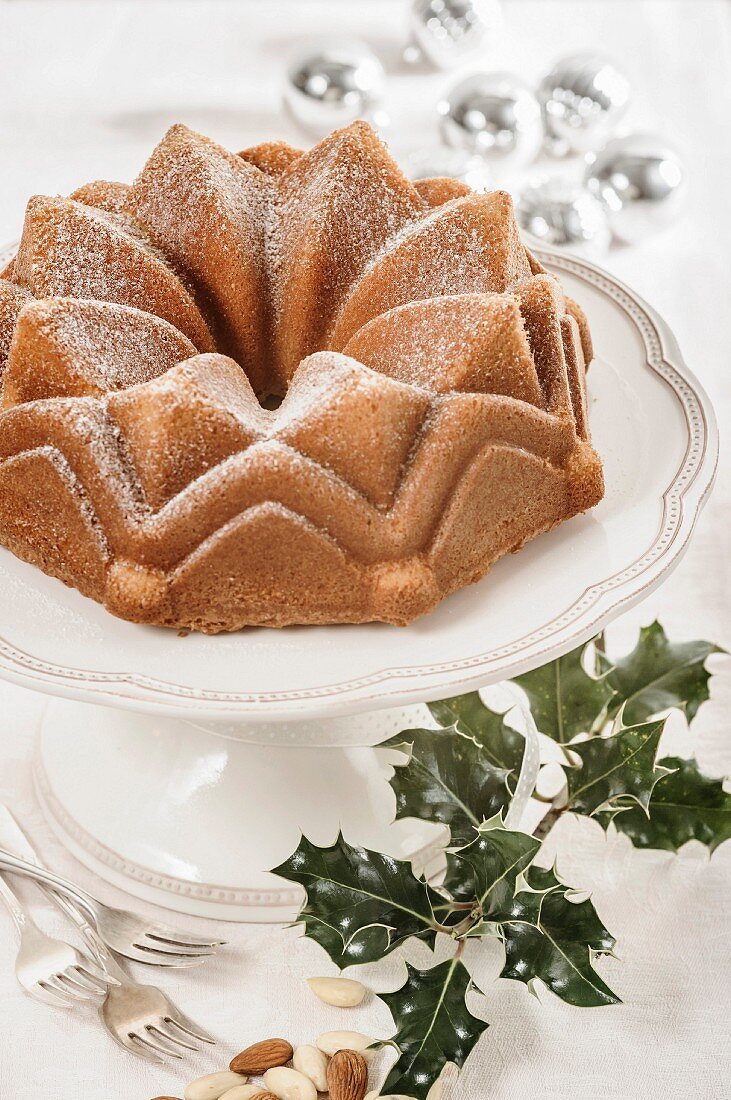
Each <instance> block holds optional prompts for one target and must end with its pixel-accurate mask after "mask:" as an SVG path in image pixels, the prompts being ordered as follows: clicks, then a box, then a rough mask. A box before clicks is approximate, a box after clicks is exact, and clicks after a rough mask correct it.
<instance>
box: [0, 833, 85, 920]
mask: <svg viewBox="0 0 731 1100" xmlns="http://www.w3.org/2000/svg"><path fill="white" fill-rule="evenodd" d="M0 871H11V872H12V873H13V874H18V875H25V876H26V877H27V878H32V879H35V880H36V882H43V883H45V884H46V886H52V887H53V889H54V890H58V891H59V892H60V893H62V894H65V895H66V896H67V897H69V898H70V899H71V900H72V901H74V902H76V904H77V905H80V906H82V908H83V909H84V911H85V912H86V913H88V915H89V916H90V917H91V919H92V920H94V919H95V917H96V902H95V901H94V898H93V897H92V896H91V894H87V892H86V890H82V888H81V887H80V886H75V885H74V883H73V882H69V880H68V879H65V878H61V876H60V875H56V874H54V872H53V871H47V870H46V868H45V867H38V866H36V864H34V863H29V862H28V861H27V860H25V859H21V858H20V856H16V855H13V853H12V852H8V851H7V850H6V849H5V848H0Z"/></svg>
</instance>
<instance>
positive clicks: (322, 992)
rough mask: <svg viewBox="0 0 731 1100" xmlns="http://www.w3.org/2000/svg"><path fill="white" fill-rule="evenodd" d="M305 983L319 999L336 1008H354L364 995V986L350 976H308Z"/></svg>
mask: <svg viewBox="0 0 731 1100" xmlns="http://www.w3.org/2000/svg"><path fill="white" fill-rule="evenodd" d="M307 984H308V986H309V987H310V989H311V990H312V992H313V993H314V994H315V996H316V997H319V998H320V1000H321V1001H324V1002H325V1004H326V1005H335V1007H336V1008H355V1007H356V1006H357V1005H359V1004H360V1003H361V1001H362V1000H363V998H364V997H365V992H366V989H365V986H364V985H362V984H361V982H356V981H353V979H352V978H308V979H307Z"/></svg>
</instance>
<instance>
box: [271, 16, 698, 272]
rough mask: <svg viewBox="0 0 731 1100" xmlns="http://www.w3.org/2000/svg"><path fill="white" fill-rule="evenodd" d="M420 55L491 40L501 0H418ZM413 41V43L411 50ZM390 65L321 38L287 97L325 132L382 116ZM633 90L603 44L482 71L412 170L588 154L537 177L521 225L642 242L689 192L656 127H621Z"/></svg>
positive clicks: (448, 53)
mask: <svg viewBox="0 0 731 1100" xmlns="http://www.w3.org/2000/svg"><path fill="white" fill-rule="evenodd" d="M410 20H411V22H410V27H411V35H412V43H411V45H410V47H409V48H408V50H410V51H411V52H412V53H413V55H414V57H417V56H418V57H421V58H426V59H427V60H428V61H429V62H431V63H432V64H433V65H436V66H438V67H440V68H449V67H450V66H452V65H454V64H456V63H458V62H463V61H464V60H465V59H466V58H468V57H470V56H472V54H473V52H474V51H475V50H476V49H477V48H478V47H479V49H480V50H481V51H482V53H481V56H484V52H485V50H486V49H488V48H489V44H490V41H491V35H494V34H495V33H496V29H497V28H498V27H499V23H500V3H499V0H412V2H411V7H410ZM408 50H407V53H408ZM385 90H386V76H385V72H384V69H383V66H382V64H381V62H380V61H379V59H378V58H377V57H376V55H375V54H374V53H373V51H372V50H371V49H370V48H369V47H368V46H367V45H365V44H364V43H361V42H355V41H347V42H331V43H324V44H323V43H319V44H318V43H313V44H310V45H309V46H307V47H305V48H304V49H303V50H302V51H300V53H299V54H298V55H297V56H296V57H295V58H294V59H293V60H292V62H291V63H290V66H289V69H288V71H287V77H286V81H285V87H284V100H285V103H286V105H287V107H288V109H289V111H290V113H291V115H292V116H293V117H294V118H295V119H296V121H297V122H298V123H299V124H300V125H301V126H303V127H304V128H305V129H306V130H307V131H308V132H309V133H310V134H312V135H313V136H314V137H317V138H321V137H324V136H325V135H326V134H328V133H330V131H331V130H334V129H337V128H339V127H341V126H345V125H347V124H348V123H350V122H353V121H354V120H355V119H357V118H366V119H368V120H369V121H370V122H372V123H373V124H374V125H375V126H376V127H377V128H380V127H383V126H384V125H385V123H386V121H387V119H386V116H385V113H384V111H383V103H384V99H385ZM629 101H630V84H629V81H628V79H627V77H626V76H625V75H624V73H623V72H622V71H621V69H620V68H619V67H618V66H617V65H615V64H614V63H613V62H612V61H610V60H608V59H607V58H605V57H602V56H600V55H599V54H588V53H580V54H573V55H569V56H567V57H564V58H561V59H560V60H559V61H557V62H556V63H555V64H554V65H553V66H552V68H551V69H550V71H549V72H547V73H546V75H545V76H544V77H543V79H542V80H541V81H540V83H539V85H538V87H537V89H534V88H532V87H531V86H530V85H528V84H527V83H526V82H525V81H523V80H521V79H520V77H518V76H516V75H514V74H513V73H507V72H490V71H485V72H475V73H472V74H470V75H468V76H463V77H461V78H460V79H459V80H458V81H457V82H456V83H455V84H454V85H453V87H452V88H451V89H448V90H447V91H446V92H445V94H443V95H442V97H441V98H440V100H439V102H438V104H437V112H438V119H439V129H440V135H441V138H442V141H443V143H444V144H443V146H441V147H439V148H429V147H427V148H426V149H425V150H423V151H422V152H421V153H419V154H414V155H412V157H411V159H410V162H409V163H408V164H407V168H406V170H407V172H408V174H409V175H410V176H411V178H412V179H424V178H427V177H430V176H450V177H452V178H454V179H459V180H462V181H463V182H465V183H467V184H468V186H470V187H472V188H473V190H475V191H486V190H488V189H490V188H492V187H495V186H506V185H507V186H515V183H516V174H519V173H522V172H524V170H525V169H526V167H527V166H528V165H529V164H531V163H532V162H533V161H534V160H535V158H536V157H537V155H538V154H539V153H540V152H541V150H542V149H543V150H545V151H548V152H550V153H552V154H554V155H557V156H573V157H574V158H576V157H582V158H583V160H584V163H585V171H584V175H583V177H582V176H581V175H577V174H576V172H575V171H574V176H573V177H572V176H569V175H566V174H565V173H564V175H563V176H556V175H555V174H552V175H551V176H548V177H543V178H539V179H535V180H533V181H531V182H528V184H527V185H525V186H524V187H523V188H522V190H520V193H519V196H518V200H517V203H516V208H517V212H518V217H519V220H520V222H521V225H522V226H523V227H524V229H525V230H526V231H527V232H528V233H530V234H531V235H532V236H533V237H534V238H537V239H539V240H540V241H542V242H544V243H545V244H549V245H556V246H566V247H568V248H571V249H573V250H574V251H578V252H581V253H584V254H586V255H593V256H596V255H600V254H601V253H602V252H603V251H605V250H606V249H607V247H608V246H609V243H610V240H611V239H612V238H614V239H615V240H617V241H621V242H625V243H636V242H638V241H640V240H642V239H643V238H644V237H646V236H648V235H649V234H651V233H653V232H655V231H656V230H658V229H661V228H662V227H663V226H665V225H668V224H671V223H672V222H673V221H674V220H675V218H677V216H678V214H679V212H680V210H681V208H682V205H683V201H684V198H685V194H686V178H685V177H686V174H685V169H684V166H683V163H682V161H681V159H680V157H679V155H678V153H677V152H676V151H675V150H674V149H673V148H672V147H671V146H669V145H668V144H667V142H665V141H664V140H663V139H662V138H660V137H657V136H655V135H652V134H630V135H627V136H624V137H616V136H613V135H614V134H616V129H617V126H618V124H619V123H620V122H621V120H622V118H623V116H624V113H625V111H626V109H627V106H628V104H629Z"/></svg>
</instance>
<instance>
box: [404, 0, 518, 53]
mask: <svg viewBox="0 0 731 1100" xmlns="http://www.w3.org/2000/svg"><path fill="white" fill-rule="evenodd" d="M501 24H502V9H501V7H500V2H499V0H412V3H411V12H410V19H409V28H410V31H411V43H410V45H409V46H407V47H406V49H405V50H404V59H405V60H406V61H408V62H415V61H418V60H420V58H421V57H426V58H427V59H428V60H429V61H430V62H431V63H432V65H436V66H437V68H440V69H448V68H451V67H452V66H453V65H457V64H459V63H460V62H462V61H464V60H465V59H466V58H468V57H469V56H470V55H471V54H473V53H475V52H476V51H477V50H478V49H480V48H481V47H483V46H484V45H485V44H486V43H487V42H488V41H489V40H490V37H491V35H494V34H496V33H497V32H498V31H499V29H500V26H501Z"/></svg>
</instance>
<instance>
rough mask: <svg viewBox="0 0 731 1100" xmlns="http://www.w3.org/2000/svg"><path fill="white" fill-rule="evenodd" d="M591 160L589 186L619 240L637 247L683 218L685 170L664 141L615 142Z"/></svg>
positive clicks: (635, 138) (632, 138) (633, 137)
mask: <svg viewBox="0 0 731 1100" xmlns="http://www.w3.org/2000/svg"><path fill="white" fill-rule="evenodd" d="M588 159H589V163H588V167H587V170H586V176H585V182H586V186H587V187H588V189H589V191H590V192H591V193H592V194H593V195H595V196H596V197H597V198H598V199H600V200H601V202H602V203H603V204H604V207H605V209H606V211H607V216H608V218H609V225H610V227H611V230H612V232H613V233H614V235H615V237H617V239H618V240H620V241H624V242H626V243H627V244H633V243H636V242H638V241H641V240H642V239H643V238H645V237H646V236H648V235H649V234H651V233H653V232H656V231H657V230H658V229H662V228H664V227H665V226H666V225H669V224H671V223H672V222H673V221H674V220H675V219H676V217H677V216H678V214H679V212H680V210H681V209H682V206H683V203H684V201H685V193H686V173H685V168H684V166H683V162H682V161H681V159H680V157H679V155H678V153H677V152H676V151H675V149H673V148H672V146H670V145H668V143H667V142H666V141H664V140H663V139H662V138H660V137H656V136H655V135H653V134H629V135H628V136H627V137H620V138H614V139H613V140H612V141H610V142H608V143H607V145H605V146H604V148H603V149H601V150H600V151H599V152H598V153H596V154H595V155H593V156H591V157H590V158H588Z"/></svg>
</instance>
